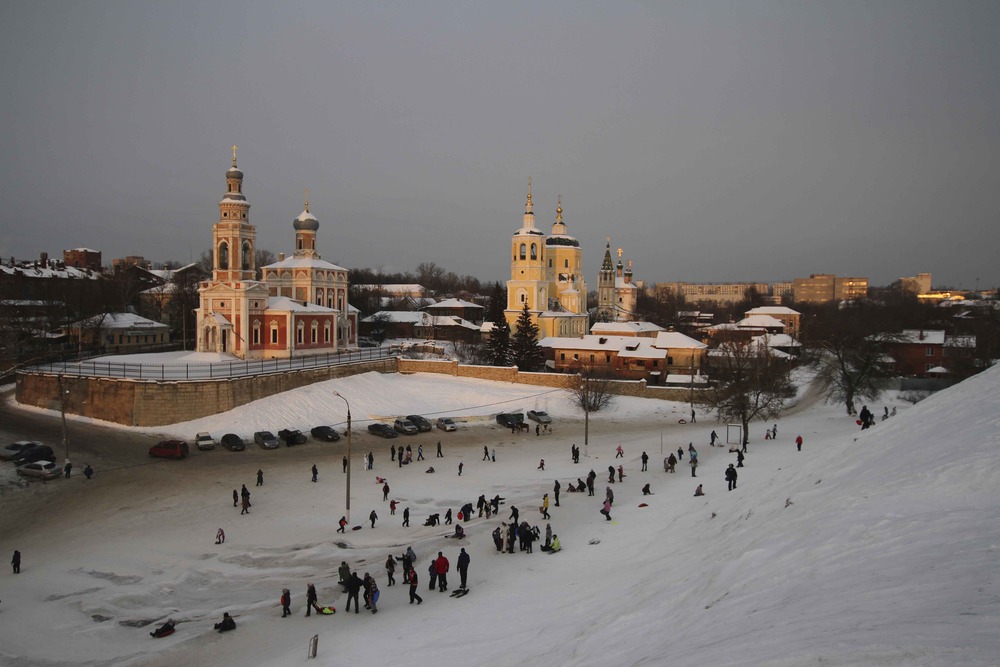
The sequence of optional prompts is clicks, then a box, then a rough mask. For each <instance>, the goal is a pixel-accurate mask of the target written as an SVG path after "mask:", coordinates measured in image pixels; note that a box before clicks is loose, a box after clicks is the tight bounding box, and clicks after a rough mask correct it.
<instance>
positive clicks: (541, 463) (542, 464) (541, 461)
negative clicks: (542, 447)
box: [535, 459, 545, 470]
mask: <svg viewBox="0 0 1000 667" xmlns="http://www.w3.org/2000/svg"><path fill="white" fill-rule="evenodd" d="M535 470H545V459H539V460H538V467H537V468H535Z"/></svg>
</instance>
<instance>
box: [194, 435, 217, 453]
mask: <svg viewBox="0 0 1000 667" xmlns="http://www.w3.org/2000/svg"><path fill="white" fill-rule="evenodd" d="M194 446H195V447H197V448H198V449H200V450H202V451H208V450H210V449H215V438H213V437H212V434H211V433H209V432H208V431H202V432H201V433H199V434H198V435H196V436H194Z"/></svg>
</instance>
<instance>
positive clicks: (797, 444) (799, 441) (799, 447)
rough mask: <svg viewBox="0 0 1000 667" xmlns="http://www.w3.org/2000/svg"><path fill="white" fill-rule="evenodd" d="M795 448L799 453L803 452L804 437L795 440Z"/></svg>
mask: <svg viewBox="0 0 1000 667" xmlns="http://www.w3.org/2000/svg"><path fill="white" fill-rule="evenodd" d="M795 448H796V449H797V450H798V451H800V452H801V451H802V436H801V435H800V436H798V437H796V438H795Z"/></svg>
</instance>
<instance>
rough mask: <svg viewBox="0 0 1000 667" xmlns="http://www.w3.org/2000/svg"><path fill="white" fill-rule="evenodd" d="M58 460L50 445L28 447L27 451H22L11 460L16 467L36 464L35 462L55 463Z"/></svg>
mask: <svg viewBox="0 0 1000 667" xmlns="http://www.w3.org/2000/svg"><path fill="white" fill-rule="evenodd" d="M55 458H56V455H55V453H54V452H53V451H52V448H51V447H49V446H48V445H39V446H37V447H28V448H27V449H22V450H21V451H19V452H18V453H17V454H14V456H13V457H12V458H11V461H13V462H14V465H24V464H25V463H34V462H35V461H42V460H45V461H54V460H55Z"/></svg>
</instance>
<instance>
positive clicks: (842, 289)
mask: <svg viewBox="0 0 1000 667" xmlns="http://www.w3.org/2000/svg"><path fill="white" fill-rule="evenodd" d="M792 291H793V293H794V296H795V301H796V302H797V303H827V302H829V301H851V300H854V299H863V298H865V297H866V296H868V278H858V277H853V278H839V277H837V276H835V275H834V274H832V273H813V274H811V275H810V276H809V277H808V278H796V279H795V280H794V281H793V283H792Z"/></svg>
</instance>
